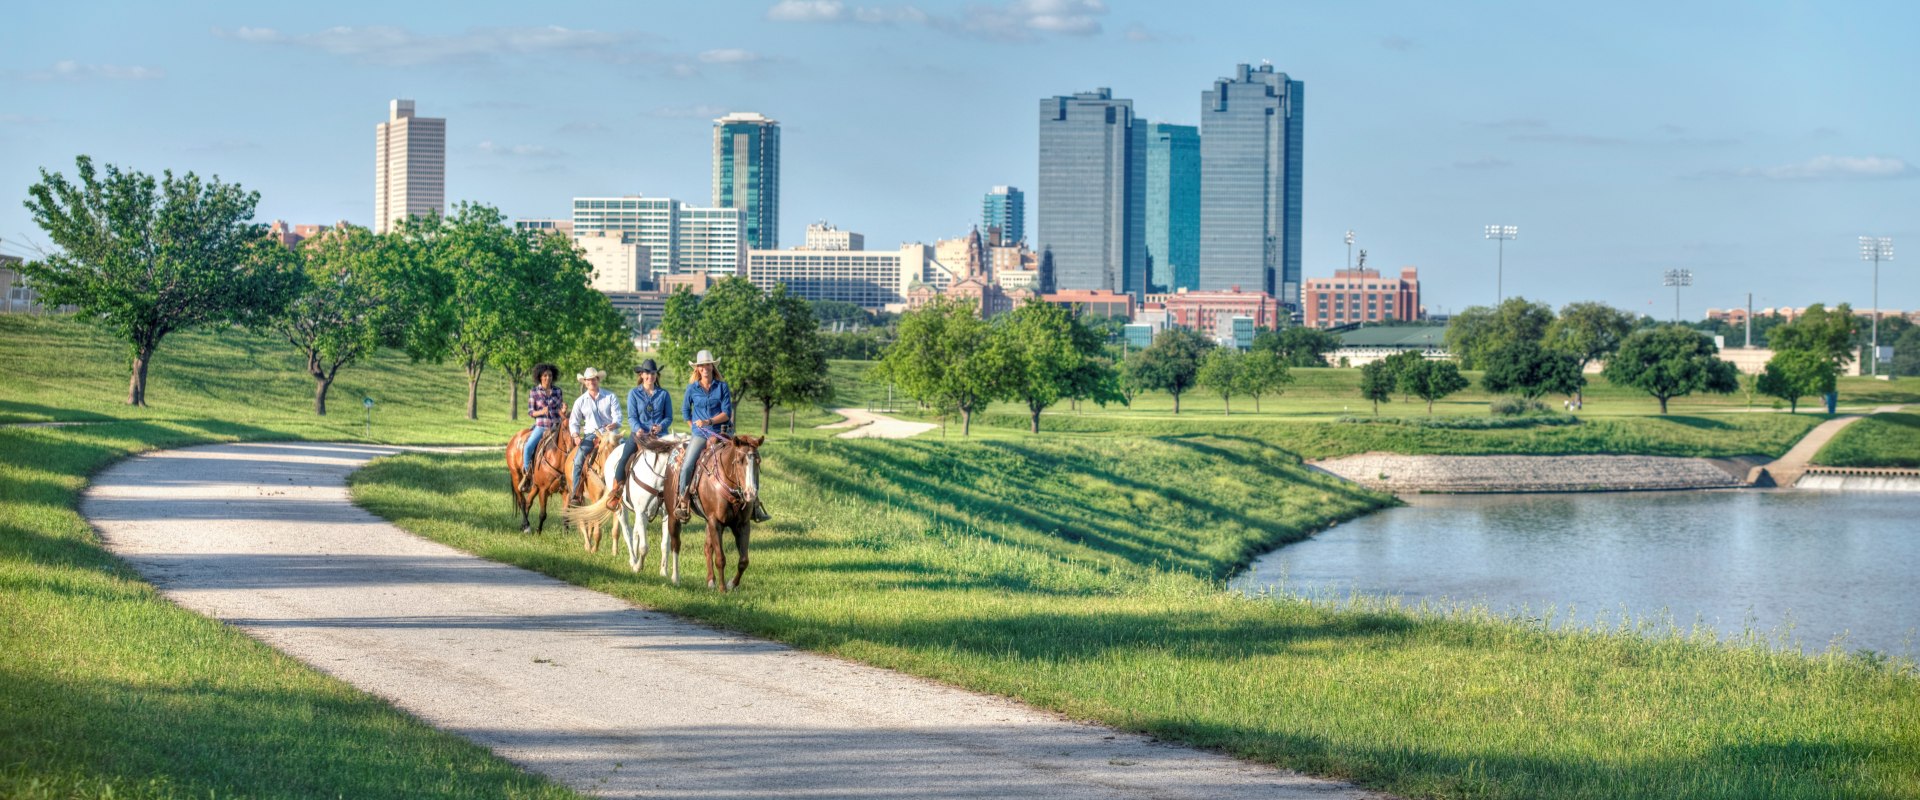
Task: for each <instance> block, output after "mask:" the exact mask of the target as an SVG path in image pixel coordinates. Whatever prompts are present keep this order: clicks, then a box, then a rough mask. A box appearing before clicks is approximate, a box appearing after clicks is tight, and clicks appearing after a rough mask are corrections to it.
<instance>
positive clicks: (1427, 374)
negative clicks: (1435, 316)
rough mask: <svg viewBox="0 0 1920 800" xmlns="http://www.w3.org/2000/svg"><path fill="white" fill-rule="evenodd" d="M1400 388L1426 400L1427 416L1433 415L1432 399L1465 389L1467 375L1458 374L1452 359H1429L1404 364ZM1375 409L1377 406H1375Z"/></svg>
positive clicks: (1458, 368) (1457, 367) (1458, 370)
mask: <svg viewBox="0 0 1920 800" xmlns="http://www.w3.org/2000/svg"><path fill="white" fill-rule="evenodd" d="M1399 378H1400V390H1401V391H1403V392H1406V393H1407V394H1410V395H1413V396H1414V397H1418V398H1420V399H1422V400H1425V401H1427V416H1429V417H1431V416H1433V401H1435V400H1439V399H1440V398H1443V397H1446V396H1447V395H1450V394H1453V393H1454V392H1457V391H1460V390H1461V389H1465V388H1467V386H1468V383H1467V376H1465V375H1462V374H1460V367H1459V366H1457V365H1455V364H1454V363H1453V362H1452V361H1429V360H1427V359H1421V360H1420V361H1418V362H1412V363H1408V364H1406V365H1405V366H1404V367H1403V368H1402V369H1401V370H1400V376H1399ZM1376 410H1377V408H1376Z"/></svg>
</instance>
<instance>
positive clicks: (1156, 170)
mask: <svg viewBox="0 0 1920 800" xmlns="http://www.w3.org/2000/svg"><path fill="white" fill-rule="evenodd" d="M1146 192H1147V198H1146V215H1147V233H1146V242H1147V273H1148V274H1147V285H1148V291H1150V292H1171V291H1174V290H1176V289H1198V288H1200V129H1199V128H1196V127H1194V126H1192V125H1168V124H1166V123H1162V122H1155V123H1152V124H1149V125H1148V126H1147V183H1146Z"/></svg>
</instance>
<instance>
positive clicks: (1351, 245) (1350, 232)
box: [1347, 228, 1353, 270]
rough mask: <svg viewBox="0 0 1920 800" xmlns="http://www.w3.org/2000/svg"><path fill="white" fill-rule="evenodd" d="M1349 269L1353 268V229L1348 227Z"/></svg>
mask: <svg viewBox="0 0 1920 800" xmlns="http://www.w3.org/2000/svg"><path fill="white" fill-rule="evenodd" d="M1347 269H1349V270H1351V269H1353V229H1352V228H1348V229H1347Z"/></svg>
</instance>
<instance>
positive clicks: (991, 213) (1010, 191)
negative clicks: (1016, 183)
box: [980, 186, 1027, 245]
mask: <svg viewBox="0 0 1920 800" xmlns="http://www.w3.org/2000/svg"><path fill="white" fill-rule="evenodd" d="M994 228H999V229H1000V241H999V242H998V244H1002V245H1011V244H1017V243H1019V241H1020V240H1021V239H1025V238H1026V237H1027V196H1026V195H1024V194H1021V192H1020V190H1019V189H1016V188H1014V187H1012V186H995V187H993V191H990V192H987V196H986V198H985V199H983V200H981V201H980V229H981V230H992V229H994Z"/></svg>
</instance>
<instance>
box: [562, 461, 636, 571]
mask: <svg viewBox="0 0 1920 800" xmlns="http://www.w3.org/2000/svg"><path fill="white" fill-rule="evenodd" d="M621 441H623V439H622V438H621V437H619V436H610V435H604V434H603V435H601V436H597V437H595V438H594V440H593V451H592V452H589V453H587V462H586V463H585V464H582V465H580V484H581V486H580V504H579V505H577V506H570V507H568V508H567V510H566V514H565V516H566V518H567V521H568V522H570V523H573V524H574V525H575V526H577V527H579V528H580V544H581V546H583V547H585V548H586V549H587V552H589V553H598V552H600V536H601V535H602V534H604V533H606V530H607V521H608V519H610V518H611V516H612V515H611V514H602V513H600V512H599V511H598V509H600V508H601V506H602V505H603V504H604V503H603V501H604V500H606V496H607V489H608V488H609V483H610V479H611V478H612V477H613V476H612V475H611V474H609V473H608V470H607V456H609V455H611V454H612V453H613V450H614V448H616V447H619V446H620V442H621ZM618 547H619V545H617V544H616V545H615V548H616V552H615V553H614V554H615V555H619V553H618V552H617V549H618Z"/></svg>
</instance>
